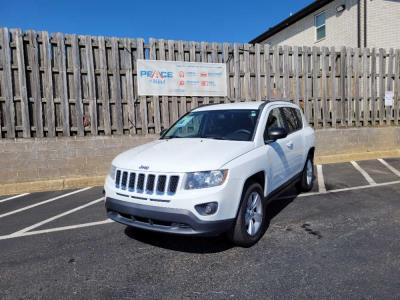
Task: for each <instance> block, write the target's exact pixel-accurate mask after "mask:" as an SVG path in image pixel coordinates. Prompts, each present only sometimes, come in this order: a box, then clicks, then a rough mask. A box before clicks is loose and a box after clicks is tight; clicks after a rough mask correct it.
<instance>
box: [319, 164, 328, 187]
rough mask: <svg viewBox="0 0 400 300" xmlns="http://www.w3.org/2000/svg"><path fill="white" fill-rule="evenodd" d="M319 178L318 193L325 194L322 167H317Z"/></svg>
mask: <svg viewBox="0 0 400 300" xmlns="http://www.w3.org/2000/svg"><path fill="white" fill-rule="evenodd" d="M317 178H318V192H320V193H325V192H326V187H325V181H324V173H323V172H322V165H317Z"/></svg>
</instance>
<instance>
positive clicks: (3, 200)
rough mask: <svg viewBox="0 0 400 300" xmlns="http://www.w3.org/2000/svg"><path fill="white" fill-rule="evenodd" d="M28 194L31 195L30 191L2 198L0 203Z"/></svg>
mask: <svg viewBox="0 0 400 300" xmlns="http://www.w3.org/2000/svg"><path fill="white" fill-rule="evenodd" d="M26 195H29V193H25V194H20V195H15V196H12V197H9V198H5V199H2V200H0V203H3V202H6V201H8V200H12V199H17V198H20V197H23V196H26Z"/></svg>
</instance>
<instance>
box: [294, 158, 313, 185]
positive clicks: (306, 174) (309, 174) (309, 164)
mask: <svg viewBox="0 0 400 300" xmlns="http://www.w3.org/2000/svg"><path fill="white" fill-rule="evenodd" d="M313 185H314V164H313V158H312V156H311V155H309V156H308V157H307V160H306V164H305V165H304V169H303V172H302V173H301V178H300V182H299V183H298V185H297V187H298V189H299V190H300V191H301V192H309V191H311V189H312V187H313Z"/></svg>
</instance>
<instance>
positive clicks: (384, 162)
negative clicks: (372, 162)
mask: <svg viewBox="0 0 400 300" xmlns="http://www.w3.org/2000/svg"><path fill="white" fill-rule="evenodd" d="M378 160H379V161H380V162H381V163H382V164H383V165H384V166H385V167H386V168H388V169H389V170H390V171H392V172H393V173H394V174H396V175H397V176H399V177H400V171H399V170H397V169H395V168H393V167H392V166H391V165H389V164H388V162H387V161H386V160H383V159H382V158H379V159H378Z"/></svg>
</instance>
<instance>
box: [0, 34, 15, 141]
mask: <svg viewBox="0 0 400 300" xmlns="http://www.w3.org/2000/svg"><path fill="white" fill-rule="evenodd" d="M2 40H3V51H2V52H3V55H4V65H3V80H2V81H3V85H2V91H3V96H4V99H5V127H6V130H7V136H6V137H7V138H14V137H15V108H14V96H13V95H14V93H13V85H12V71H11V48H10V32H9V31H8V29H7V28H4V29H2Z"/></svg>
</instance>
